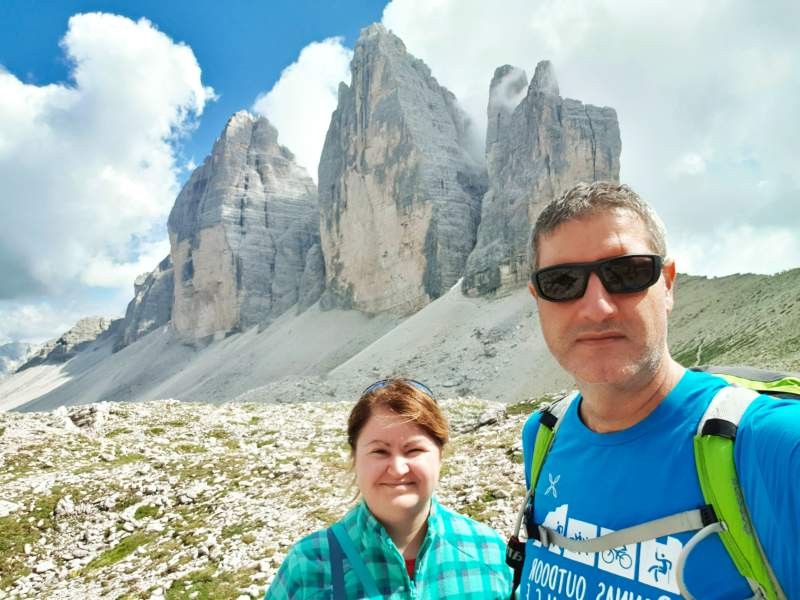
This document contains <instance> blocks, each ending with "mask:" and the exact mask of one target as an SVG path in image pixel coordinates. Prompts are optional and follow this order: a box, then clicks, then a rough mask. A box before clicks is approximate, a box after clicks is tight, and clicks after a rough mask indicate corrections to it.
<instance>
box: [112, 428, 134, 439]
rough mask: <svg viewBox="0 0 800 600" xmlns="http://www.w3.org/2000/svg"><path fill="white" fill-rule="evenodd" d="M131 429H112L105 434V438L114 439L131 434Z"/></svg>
mask: <svg viewBox="0 0 800 600" xmlns="http://www.w3.org/2000/svg"><path fill="white" fill-rule="evenodd" d="M131 431H132V430H131V429H129V428H128V427H117V428H116V429H112V430H111V431H109V432H108V433H107V434H106V437H116V436H118V435H123V434H126V433H131Z"/></svg>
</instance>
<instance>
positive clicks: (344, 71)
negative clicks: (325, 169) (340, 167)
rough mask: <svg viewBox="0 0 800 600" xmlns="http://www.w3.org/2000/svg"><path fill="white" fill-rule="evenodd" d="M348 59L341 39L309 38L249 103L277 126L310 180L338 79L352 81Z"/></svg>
mask: <svg viewBox="0 0 800 600" xmlns="http://www.w3.org/2000/svg"><path fill="white" fill-rule="evenodd" d="M352 57H353V51H352V50H350V49H349V48H346V47H345V46H343V45H342V39H341V38H328V39H326V40H323V41H321V42H312V43H311V44H309V45H308V46H306V47H305V48H303V50H302V51H301V52H300V56H298V58H297V60H296V61H295V62H294V63H292V64H291V65H289V66H288V67H286V68H285V69H284V70H283V72H282V73H281V77H280V79H279V80H278V81H277V82H276V83H275V85H273V86H272V89H270V90H269V91H268V92H266V93H264V94H260V95H259V96H258V98H256V101H255V103H254V104H253V111H254V112H256V113H258V114H261V115H264V116H265V117H267V118H268V119H269V120H270V122H271V123H272V124H273V125H274V126H275V127H276V128H277V129H278V135H279V141H280V143H281V144H283V145H284V146H286V147H288V148H289V150H291V151H292V152H293V153H294V155H295V158H296V160H297V162H298V163H299V164H300V165H302V166H303V167H305V168H306V169H307V170H308V172H309V175H311V177H312V178H313V179H314V181H316V180H317V167H318V165H319V157H320V154H321V153H322V146H323V144H324V143H325V134H326V132H327V131H328V125H330V121H331V113H332V112H333V111H334V110H335V109H336V103H337V99H338V89H339V83H340V82H342V81H343V82H345V83H349V81H350V60H351V59H352Z"/></svg>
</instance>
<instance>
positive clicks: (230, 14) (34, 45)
mask: <svg viewBox="0 0 800 600" xmlns="http://www.w3.org/2000/svg"><path fill="white" fill-rule="evenodd" d="M385 4H386V2H385V1H382V0H347V1H342V0H338V1H337V0H333V1H323V0H317V1H315V0H280V1H277V2H269V1H266V0H265V1H255V0H251V1H243V0H238V1H237V0H230V1H226V2H220V1H218V0H192V1H191V2H187V1H184V0H166V1H165V0H155V1H153V0H136V1H133V0H128V1H124V0H117V1H98V0H88V1H71V0H66V1H65V0H58V1H54V2H53V1H43V0H3V1H2V2H0V65H3V67H5V68H6V69H7V70H8V71H10V72H11V73H13V74H14V75H16V76H17V77H19V78H20V79H22V80H23V81H25V82H26V83H35V84H37V85H43V84H47V83H56V82H67V81H68V80H69V77H70V74H71V69H70V65H69V64H68V62H67V61H66V60H65V57H64V53H63V52H62V50H61V48H60V47H59V42H60V40H61V38H62V37H63V36H64V33H65V32H66V30H67V21H68V20H69V17H71V16H72V15H74V14H77V13H82V12H107V13H113V14H117V15H124V16H126V17H129V18H131V19H133V20H138V19H140V18H142V17H144V18H146V19H148V20H150V21H151V22H152V23H153V24H154V25H155V26H156V27H157V28H158V29H159V30H160V31H162V32H163V33H165V34H166V35H168V36H169V37H170V38H172V39H173V40H174V41H176V42H183V43H184V44H187V45H188V46H189V47H190V48H191V49H192V51H193V52H194V55H195V56H196V57H197V62H198V63H199V64H200V67H201V69H202V79H203V83H204V84H205V85H207V86H211V87H212V88H213V89H214V90H215V92H216V93H217V96H218V99H217V100H216V101H214V102H211V103H209V104H208V105H207V106H206V107H205V109H204V111H203V116H202V118H201V119H200V120H199V122H198V128H197V130H196V131H194V132H193V133H192V134H191V135H190V136H189V137H188V138H186V139H184V140H183V142H182V145H183V149H182V150H183V153H184V155H185V157H186V159H187V160H188V159H191V158H194V160H195V162H197V163H200V162H202V160H203V157H205V156H206V155H207V154H208V153H209V151H210V149H211V146H212V145H213V143H214V140H215V139H216V137H217V136H218V135H219V133H220V132H221V131H222V128H223V127H224V125H225V122H226V121H227V120H228V118H229V117H230V116H231V115H232V114H233V113H235V112H236V111H237V110H241V109H247V108H249V107H251V105H252V104H253V102H254V101H255V99H256V97H257V95H258V94H260V93H262V92H264V91H265V90H269V89H270V88H271V87H272V84H273V83H274V82H275V81H277V80H278V78H279V77H280V74H281V71H282V70H283V69H284V68H286V67H287V66H289V65H291V64H292V63H293V62H294V61H295V60H296V59H297V57H298V55H299V54H300V51H301V50H302V49H303V47H305V46H306V45H307V44H308V43H310V42H313V41H320V40H324V39H326V38H330V37H337V36H339V37H342V38H343V40H342V42H343V45H345V46H347V47H350V48H352V47H353V45H354V44H355V41H356V39H358V34H359V31H360V29H361V28H362V27H366V26H367V25H369V24H370V23H373V22H376V21H380V20H381V15H382V12H383V8H384V5H385Z"/></svg>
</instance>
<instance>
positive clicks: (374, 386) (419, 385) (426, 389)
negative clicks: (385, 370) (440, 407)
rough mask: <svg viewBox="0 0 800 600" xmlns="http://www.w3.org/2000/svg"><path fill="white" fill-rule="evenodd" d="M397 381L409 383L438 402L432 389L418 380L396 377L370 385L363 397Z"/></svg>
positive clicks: (362, 394) (365, 389) (362, 393)
mask: <svg viewBox="0 0 800 600" xmlns="http://www.w3.org/2000/svg"><path fill="white" fill-rule="evenodd" d="M395 381H402V382H403V383H407V384H408V385H410V386H412V387H415V388H417V389H418V390H419V391H420V392H422V393H423V394H426V395H427V396H429V397H430V399H431V400H433V401H434V402H436V396H434V395H433V392H432V391H431V388H429V387H428V386H427V385H425V384H424V383H420V382H419V381H417V380H416V379H406V378H404V377H394V378H391V379H381V380H380V381H376V382H375V383H373V384H372V385H368V386H367V387H366V388H364V391H363V392H361V397H363V396H366V395H367V394H369V393H371V392H374V391H375V390H379V389H381V388H383V387H386V386H387V385H389V384H390V383H393V382H395Z"/></svg>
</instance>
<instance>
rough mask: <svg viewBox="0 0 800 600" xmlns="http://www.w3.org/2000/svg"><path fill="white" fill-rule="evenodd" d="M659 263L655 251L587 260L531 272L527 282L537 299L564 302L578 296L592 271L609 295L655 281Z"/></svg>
mask: <svg viewBox="0 0 800 600" xmlns="http://www.w3.org/2000/svg"><path fill="white" fill-rule="evenodd" d="M662 263H663V259H662V258H661V257H660V256H658V255H657V254H629V255H626V256H617V257H614V258H605V259H603V260H597V261H594V262H588V263H569V264H564V265H553V266H550V267H544V268H543V269H537V270H536V271H534V272H533V274H532V275H531V283H533V287H534V289H535V290H536V294H537V295H538V296H539V297H540V298H542V299H544V300H548V301H550V302H567V301H568V300H576V299H578V298H580V297H582V296H583V295H584V294H585V293H586V286H587V285H588V283H589V275H591V274H592V273H596V274H597V277H598V278H599V279H600V282H601V283H602V284H603V287H604V288H605V289H606V291H607V292H609V293H610V294H632V293H635V292H641V291H642V290H645V289H647V288H649V287H650V286H651V285H653V284H654V283H655V282H656V281H658V278H659V277H660V276H661V265H662Z"/></svg>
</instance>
